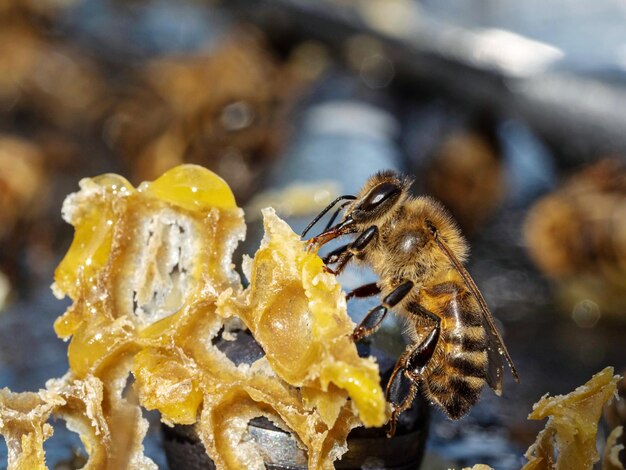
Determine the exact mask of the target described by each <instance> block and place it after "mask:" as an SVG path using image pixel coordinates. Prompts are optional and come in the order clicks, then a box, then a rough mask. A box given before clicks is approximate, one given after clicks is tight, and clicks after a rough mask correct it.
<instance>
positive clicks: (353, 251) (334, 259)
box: [323, 225, 378, 275]
mask: <svg viewBox="0 0 626 470" xmlns="http://www.w3.org/2000/svg"><path fill="white" fill-rule="evenodd" d="M377 234H378V227H376V226H375V225H372V226H371V227H369V228H368V229H367V230H365V231H364V232H363V233H361V234H360V235H359V236H358V237H357V238H356V240H354V241H353V242H351V243H348V244H347V245H343V246H340V247H339V248H337V249H336V250H333V251H331V252H330V253H329V254H328V255H326V256H325V257H324V259H323V261H324V263H325V264H334V263H337V267H336V268H335V269H333V270H332V272H333V273H334V274H336V275H338V274H340V273H341V272H342V271H343V270H344V269H345V267H346V265H347V264H348V262H349V261H350V260H351V259H352V257H353V256H354V255H359V254H361V253H363V251H364V250H365V248H366V247H367V245H368V244H369V243H370V242H371V241H372V240H373V239H374V238H375V236H376V235H377Z"/></svg>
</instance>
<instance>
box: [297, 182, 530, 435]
mask: <svg viewBox="0 0 626 470" xmlns="http://www.w3.org/2000/svg"><path fill="white" fill-rule="evenodd" d="M410 184H411V181H410V180H409V179H408V178H406V177H402V176H400V175H398V174H396V173H394V172H390V171H386V172H382V173H379V174H376V175H374V176H373V177H371V178H370V179H369V181H367V183H366V184H365V185H364V187H363V189H362V190H361V191H360V193H359V195H358V196H356V197H355V196H342V197H340V198H338V199H337V200H335V201H334V203H335V204H336V203H338V202H340V201H345V202H343V204H342V205H341V206H339V209H338V210H337V212H335V215H334V216H333V217H332V219H331V221H330V222H329V225H331V224H332V223H333V222H334V219H335V218H336V216H337V215H338V213H339V212H340V211H341V210H342V209H344V208H345V214H344V216H343V218H342V219H341V222H339V223H338V224H336V225H334V226H332V227H331V226H329V225H327V228H326V229H325V230H324V231H323V232H322V233H321V234H320V235H318V236H316V237H314V238H312V239H311V240H310V241H309V245H310V247H311V248H314V249H316V248H318V247H320V246H322V245H324V244H325V243H327V242H329V241H330V240H332V239H334V238H337V237H340V236H343V235H347V234H355V233H356V234H358V236H357V238H356V239H355V240H354V241H352V242H350V243H347V244H345V245H343V246H341V247H339V248H338V249H336V250H334V251H332V252H331V253H329V254H328V255H327V256H326V257H325V258H324V261H325V263H326V264H335V265H336V267H335V269H334V271H333V272H334V273H336V274H338V273H340V272H341V271H342V270H343V269H344V268H345V267H346V265H347V263H348V262H349V261H351V260H356V261H357V262H358V263H363V264H366V265H368V266H370V267H371V268H372V269H373V270H374V272H375V273H376V274H377V275H378V276H379V278H380V279H379V281H378V282H377V283H374V284H368V285H365V286H362V287H359V288H357V289H355V290H354V291H352V292H350V293H348V294H347V296H346V297H347V298H351V297H368V296H373V295H377V294H380V295H381V297H382V303H381V304H380V305H378V306H377V307H374V308H373V309H372V310H370V311H369V312H368V314H367V315H366V316H365V318H364V319H363V321H361V323H360V324H359V325H358V326H357V327H356V329H355V330H354V333H353V335H352V336H353V338H354V340H355V341H359V340H360V339H362V338H364V337H366V336H368V335H371V334H372V333H374V332H375V331H376V330H377V329H378V327H379V326H380V324H381V322H382V320H383V319H384V317H385V315H386V314H387V312H388V311H389V310H390V309H393V310H394V311H396V312H397V313H398V314H400V315H401V316H402V317H403V318H404V319H405V320H406V325H407V333H408V335H409V336H410V338H411V344H409V346H408V347H407V348H406V350H405V352H404V353H403V354H402V355H401V357H400V358H399V360H398V361H397V363H396V365H395V368H394V370H393V372H392V375H391V378H390V380H389V382H388V384H387V389H386V396H387V400H388V401H389V402H391V404H392V405H393V408H394V410H393V413H392V416H391V419H390V423H389V425H390V428H389V432H388V435H389V436H391V435H393V434H394V433H395V428H396V422H397V420H398V416H399V415H400V414H401V413H402V412H403V411H405V410H407V409H408V408H409V407H410V406H411V404H412V402H413V400H414V398H415V396H416V394H417V393H418V391H419V390H420V388H421V390H422V392H423V393H424V394H425V396H426V397H427V398H428V399H429V400H430V401H431V402H433V403H435V404H437V405H438V406H439V407H440V408H441V409H442V410H443V411H444V412H445V413H446V415H447V416H448V417H450V418H452V419H459V418H461V417H463V416H464V415H465V414H467V413H468V412H469V410H470V409H471V407H472V406H473V405H474V404H475V403H476V402H477V401H478V398H479V396H480V391H481V390H482V388H483V386H484V384H485V382H486V383H487V384H489V386H490V387H491V388H492V389H493V390H494V391H495V392H496V394H498V395H500V394H501V391H502V376H503V374H502V369H503V357H504V359H505V360H506V361H507V363H508V365H509V367H510V368H511V371H512V373H513V376H514V377H515V379H516V380H518V375H517V371H516V370H515V367H514V366H513V361H512V360H511V357H510V355H509V353H508V351H507V349H506V347H505V346H504V343H503V341H502V337H501V336H500V333H499V332H498V330H497V329H496V326H495V324H494V319H493V316H492V315H491V312H490V311H489V308H488V307H487V304H486V302H485V300H484V299H483V297H482V295H481V293H480V291H479V290H478V288H477V287H476V284H475V283H474V281H473V280H472V278H471V277H470V275H469V274H468V272H467V271H466V269H465V268H464V266H463V264H462V263H463V262H464V261H465V259H466V257H467V251H468V247H467V242H466V241H465V240H464V238H463V236H462V235H461V233H460V231H459V229H458V228H457V226H456V224H455V222H454V221H453V220H452V218H451V217H450V216H449V215H448V213H447V211H446V210H445V209H444V208H443V206H441V205H440V204H439V203H438V202H436V201H435V200H433V199H431V198H429V197H417V198H414V197H412V196H410V194H409V187H410ZM332 207H333V204H331V205H330V206H328V207H327V208H326V209H325V210H324V211H322V213H320V214H319V215H318V216H317V217H316V218H315V219H314V220H313V221H312V222H311V224H309V226H308V227H307V228H306V229H305V230H304V232H303V234H302V235H303V236H305V235H306V233H307V232H308V231H309V230H310V228H311V227H312V226H313V225H314V224H315V223H317V221H318V220H319V219H320V218H321V217H322V216H323V215H324V214H325V213H326V212H327V211H329V210H330V209H331V208H332Z"/></svg>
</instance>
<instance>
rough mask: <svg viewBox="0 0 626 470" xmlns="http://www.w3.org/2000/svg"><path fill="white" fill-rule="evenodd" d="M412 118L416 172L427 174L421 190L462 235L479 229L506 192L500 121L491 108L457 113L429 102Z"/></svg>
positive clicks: (410, 137) (502, 200) (410, 130)
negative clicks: (444, 211)
mask: <svg viewBox="0 0 626 470" xmlns="http://www.w3.org/2000/svg"><path fill="white" fill-rule="evenodd" d="M423 113H425V114H426V115H425V116H423ZM414 120H415V121H417V122H416V125H413V124H411V125H410V127H409V130H408V133H409V136H408V138H409V147H410V148H411V149H412V150H410V153H411V155H412V158H413V160H414V164H415V167H414V171H415V173H416V174H420V175H424V177H423V182H421V183H422V184H423V186H422V187H420V189H421V190H423V191H424V192H425V193H426V194H430V195H432V196H433V197H434V198H436V199H437V200H439V201H441V202H442V203H443V204H444V205H445V206H446V208H447V209H448V210H449V211H450V212H451V213H452V215H453V216H454V218H455V220H456V221H457V222H458V223H459V225H460V226H461V228H462V229H463V232H464V233H466V234H473V233H475V232H476V231H477V230H478V229H480V228H481V227H483V225H484V224H485V222H486V221H487V220H488V219H489V218H490V217H491V216H493V215H494V213H495V212H496V211H497V210H498V209H499V208H500V207H501V206H502V204H503V202H504V198H505V195H506V189H505V188H506V170H505V163H504V158H503V156H502V148H501V145H500V141H499V137H498V135H497V134H496V128H497V126H498V122H497V121H496V119H495V117H494V116H492V115H491V114H489V113H487V112H464V113H459V111H458V110H457V109H450V108H449V107H448V106H446V105H444V104H442V103H434V104H430V105H429V106H425V109H424V110H423V111H422V114H419V115H418V116H417V117H415V118H414ZM413 141H414V142H413Z"/></svg>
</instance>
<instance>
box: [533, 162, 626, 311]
mask: <svg viewBox="0 0 626 470" xmlns="http://www.w3.org/2000/svg"><path fill="white" fill-rule="evenodd" d="M524 236H525V239H526V244H527V248H528V252H529V254H530V257H531V258H532V259H533V261H534V262H535V264H536V265H537V266H538V267H539V269H540V270H541V271H542V272H543V273H544V274H545V275H546V276H548V277H550V278H551V279H553V280H555V281H557V283H558V287H559V289H560V294H561V296H562V300H564V301H565V303H566V304H567V306H568V307H571V306H573V305H576V304H579V303H580V302H581V301H584V300H585V299H591V300H592V301H593V302H595V303H596V304H598V305H599V306H600V307H601V309H602V311H604V312H606V313H618V314H623V311H624V309H623V305H624V302H625V301H626V166H625V165H624V163H623V162H621V161H620V160H618V159H611V158H607V159H604V160H601V161H599V162H597V163H596V164H594V165H592V166H590V167H588V168H586V169H584V170H582V171H581V172H579V173H577V174H575V175H574V176H572V177H571V178H570V179H569V180H568V181H567V182H566V183H564V184H563V185H562V186H561V188H559V189H557V190H556V191H554V192H553V193H551V194H549V195H547V196H545V197H544V198H542V199H540V200H539V201H538V202H537V203H536V204H535V205H534V206H533V207H532V209H531V210H530V211H529V213H528V216H527V218H526V221H525V227H524ZM568 310H569V309H568ZM576 313H577V310H576V309H575V311H574V314H575V315H574V316H575V320H576V319H577V317H576ZM597 315H599V312H596V318H595V321H597V319H598V318H597Z"/></svg>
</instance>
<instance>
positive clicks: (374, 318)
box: [352, 281, 413, 341]
mask: <svg viewBox="0 0 626 470" xmlns="http://www.w3.org/2000/svg"><path fill="white" fill-rule="evenodd" d="M411 289H413V281H404V282H403V283H402V284H400V285H399V286H398V287H396V288H395V289H394V290H392V291H391V293H390V294H388V295H387V296H385V298H384V299H383V302H382V303H381V304H380V305H378V306H376V307H374V308H373V309H371V310H370V311H369V312H368V313H367V315H365V318H363V320H362V321H361V323H359V326H357V327H356V328H355V329H354V333H352V339H353V340H354V341H359V340H361V339H362V338H364V337H365V336H369V335H371V334H372V333H374V332H375V331H376V330H377V329H378V327H379V326H380V324H381V322H382V321H383V320H384V319H385V316H386V315H387V312H388V311H389V309H390V308H393V307H395V306H396V305H398V303H400V301H401V300H402V299H404V298H405V297H406V296H407V295H408V294H409V292H411Z"/></svg>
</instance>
